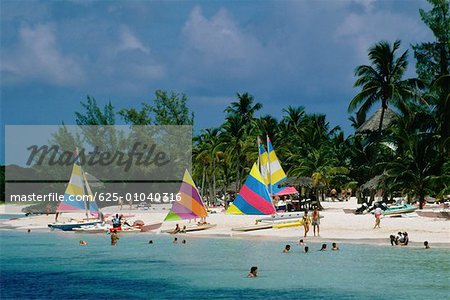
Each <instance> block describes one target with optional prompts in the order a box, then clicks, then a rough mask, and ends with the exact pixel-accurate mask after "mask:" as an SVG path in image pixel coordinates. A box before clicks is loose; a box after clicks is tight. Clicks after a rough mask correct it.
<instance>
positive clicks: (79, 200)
mask: <svg viewBox="0 0 450 300" xmlns="http://www.w3.org/2000/svg"><path fill="white" fill-rule="evenodd" d="M74 155H75V159H74V163H73V168H72V174H71V176H70V180H69V183H68V184H67V188H66V191H65V193H64V199H63V200H62V201H61V202H60V203H59V205H58V208H57V209H56V217H55V222H54V223H50V224H48V227H49V228H51V229H60V230H63V231H72V230H73V229H75V228H81V227H82V226H94V225H97V224H101V223H102V221H101V220H99V219H97V218H95V217H92V216H91V217H89V216H90V214H92V215H95V214H96V216H97V217H100V216H101V213H100V210H99V209H98V206H97V203H95V198H94V196H93V194H92V190H91V187H90V186H89V183H88V181H87V179H86V175H85V173H84V171H83V169H82V168H81V164H80V158H79V156H78V149H75V152H74ZM83 212H84V213H85V215H86V219H84V220H82V221H72V220H70V221H68V222H60V221H58V216H59V215H60V214H61V213H83Z"/></svg>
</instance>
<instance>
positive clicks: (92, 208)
mask: <svg viewBox="0 0 450 300" xmlns="http://www.w3.org/2000/svg"><path fill="white" fill-rule="evenodd" d="M81 173H82V174H83V183H84V188H85V192H86V194H87V195H89V198H88V204H89V205H88V209H89V211H90V212H91V214H93V215H96V216H97V215H98V212H99V209H98V206H97V203H96V202H95V198H94V195H93V194H92V190H91V187H90V186H89V182H88V181H87V178H86V174H85V173H84V172H83V170H81Z"/></svg>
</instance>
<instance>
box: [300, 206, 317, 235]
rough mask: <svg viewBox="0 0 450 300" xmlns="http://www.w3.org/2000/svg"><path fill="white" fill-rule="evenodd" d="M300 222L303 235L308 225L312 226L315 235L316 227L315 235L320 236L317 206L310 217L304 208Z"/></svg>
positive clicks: (307, 230)
mask: <svg viewBox="0 0 450 300" xmlns="http://www.w3.org/2000/svg"><path fill="white" fill-rule="evenodd" d="M302 222H303V228H304V230H305V235H304V237H306V236H307V235H308V232H309V227H310V225H312V226H313V231H314V236H316V229H317V236H320V214H319V209H318V208H317V207H316V208H314V211H313V213H312V216H311V218H310V217H309V215H308V211H307V210H305V213H304V215H303V217H302Z"/></svg>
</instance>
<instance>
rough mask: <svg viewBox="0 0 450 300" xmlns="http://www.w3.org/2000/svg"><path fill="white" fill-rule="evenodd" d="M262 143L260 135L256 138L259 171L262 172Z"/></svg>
mask: <svg viewBox="0 0 450 300" xmlns="http://www.w3.org/2000/svg"><path fill="white" fill-rule="evenodd" d="M260 144H261V139H260V138H259V136H258V137H257V138H256V145H257V146H258V168H259V172H260V173H262V168H263V166H262V160H261V151H259V145H260Z"/></svg>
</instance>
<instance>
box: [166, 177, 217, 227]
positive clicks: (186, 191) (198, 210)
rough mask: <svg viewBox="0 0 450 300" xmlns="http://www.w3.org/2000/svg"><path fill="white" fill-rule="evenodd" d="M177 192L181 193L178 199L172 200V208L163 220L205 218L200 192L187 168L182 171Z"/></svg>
mask: <svg viewBox="0 0 450 300" xmlns="http://www.w3.org/2000/svg"><path fill="white" fill-rule="evenodd" d="M179 193H180V194H181V199H180V201H174V202H173V204H172V208H171V210H170V212H169V213H168V214H167V216H166V218H165V219H164V221H175V220H182V219H195V218H206V217H207V216H208V213H207V212H206V207H205V205H204V204H203V201H202V198H201V197H200V193H199V192H198V190H197V187H196V186H195V183H194V180H193V179H192V177H191V175H190V174H189V172H188V170H186V171H185V172H184V176H183V182H182V183H181V187H180V191H179Z"/></svg>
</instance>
